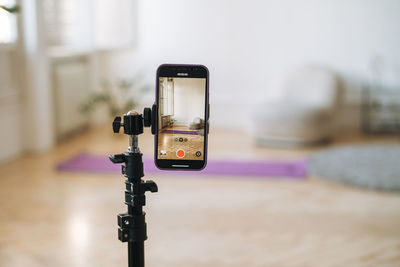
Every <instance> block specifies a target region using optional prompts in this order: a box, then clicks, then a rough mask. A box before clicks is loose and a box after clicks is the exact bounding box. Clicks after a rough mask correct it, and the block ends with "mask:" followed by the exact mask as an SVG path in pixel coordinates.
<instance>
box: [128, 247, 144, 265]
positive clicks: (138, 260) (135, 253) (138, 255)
mask: <svg viewBox="0 0 400 267" xmlns="http://www.w3.org/2000/svg"><path fill="white" fill-rule="evenodd" d="M128 262H129V265H128V266H129V267H144V242H140V241H139V242H128Z"/></svg>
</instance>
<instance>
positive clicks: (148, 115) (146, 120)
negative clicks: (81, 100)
mask: <svg viewBox="0 0 400 267" xmlns="http://www.w3.org/2000/svg"><path fill="white" fill-rule="evenodd" d="M143 117H144V118H143V122H144V126H145V127H150V126H151V108H144V110H143Z"/></svg>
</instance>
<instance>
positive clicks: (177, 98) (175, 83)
mask: <svg viewBox="0 0 400 267" xmlns="http://www.w3.org/2000/svg"><path fill="white" fill-rule="evenodd" d="M177 75H179V73H177ZM182 75H185V74H182ZM206 85H207V79H206V78H190V77H189V78H188V77H158V113H159V114H158V140H157V141H158V142H157V143H158V148H157V150H158V151H157V158H158V159H160V160H163V159H167V160H180V161H183V160H201V161H202V160H204V151H205V135H206V133H205V124H206V114H205V112H206V108H205V107H206Z"/></svg>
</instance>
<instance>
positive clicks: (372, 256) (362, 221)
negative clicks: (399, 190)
mask: <svg viewBox="0 0 400 267" xmlns="http://www.w3.org/2000/svg"><path fill="white" fill-rule="evenodd" d="M240 138H241V139H240ZM239 139H240V140H241V142H237V140H239ZM139 141H140V147H141V149H142V152H144V153H145V154H146V155H151V154H152V151H153V147H152V136H151V135H150V134H149V132H146V134H144V135H143V137H141V138H140V140H139ZM354 142H358V143H362V142H390V140H386V139H385V140H376V139H373V138H368V139H365V138H360V137H357V136H355V137H345V138H341V139H340V142H339V144H348V143H354ZM126 147H127V138H126V136H123V135H122V134H121V136H120V137H119V136H118V137H115V136H112V134H111V128H110V129H108V128H107V129H104V128H98V129H93V130H91V131H89V132H88V133H85V134H83V135H81V136H79V137H77V138H74V139H73V140H71V141H68V142H65V143H63V144H61V145H59V146H57V147H56V148H55V149H54V150H52V151H51V152H48V153H43V154H41V155H35V156H27V157H23V158H21V159H20V160H18V161H12V162H9V163H7V164H3V165H0V266H1V267H22V266H24V267H26V266H34V267H36V266H62V267H63V266H69V267H70V266H79V267H81V266H82V267H83V266H85V267H87V266H96V267H100V266H107V267H110V266H127V262H126V261H127V253H126V244H122V243H120V242H119V241H118V239H117V220H116V215H117V214H118V213H120V212H123V211H125V208H126V207H125V206H124V205H123V204H122V203H123V189H124V184H123V179H122V177H120V176H119V175H107V174H104V175H95V174H84V173H59V172H57V171H56V170H55V165H56V163H57V162H60V161H62V160H64V159H67V158H69V157H71V156H73V155H75V154H76V153H78V152H82V151H86V152H91V153H97V154H108V153H117V152H121V151H124V150H125V149H126ZM209 147H210V150H209V153H210V154H209V157H210V158H227V157H229V158H274V159H277V158H278V159H289V158H290V159H294V158H301V157H304V156H306V155H308V154H309V153H312V152H313V151H314V150H315V149H311V150H278V149H261V148H257V147H254V146H253V145H252V144H251V142H250V139H249V138H248V137H246V135H245V134H243V133H241V132H231V131H217V130H211V133H210V146H209ZM147 178H151V179H153V180H155V181H156V182H157V183H158V185H159V192H158V193H156V194H148V195H147V206H146V212H147V216H146V218H147V222H148V235H149V239H148V241H146V266H150V267H151V266H153V267H155V266H157V267H160V266H163V267H164V266H174V267H177V266H182V267H192V266H194V267H196V266H240V267H247V266H400V194H395V193H386V192H373V191H367V190H363V189H357V188H352V187H346V186H342V185H336V184H331V183H328V182H324V181H321V180H318V179H316V178H313V177H310V178H309V179H308V180H307V181H297V182H296V181H291V180H268V179H251V178H246V177H243V179H238V178H230V177H219V178H215V177H211V176H206V177H199V176H192V177H183V176H179V177H174V175H173V174H172V173H167V172H166V173H165V174H158V175H155V176H152V177H147Z"/></svg>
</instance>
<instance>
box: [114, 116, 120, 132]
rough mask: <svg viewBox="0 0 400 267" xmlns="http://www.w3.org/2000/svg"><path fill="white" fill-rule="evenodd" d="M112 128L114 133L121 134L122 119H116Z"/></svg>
mask: <svg viewBox="0 0 400 267" xmlns="http://www.w3.org/2000/svg"><path fill="white" fill-rule="evenodd" d="M112 126H113V131H114V133H119V129H120V128H121V117H119V116H118V117H115V119H114V121H113V124H112Z"/></svg>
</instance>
